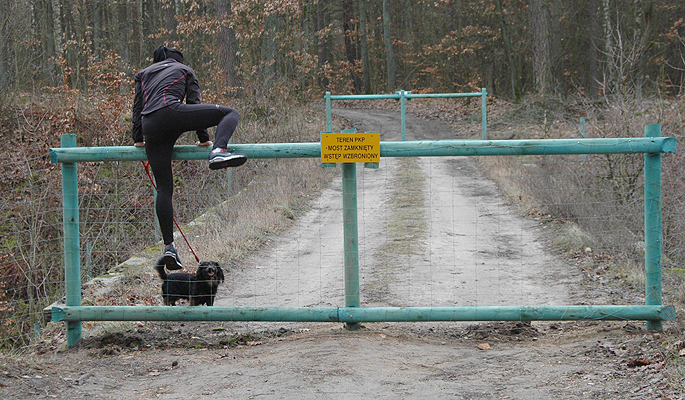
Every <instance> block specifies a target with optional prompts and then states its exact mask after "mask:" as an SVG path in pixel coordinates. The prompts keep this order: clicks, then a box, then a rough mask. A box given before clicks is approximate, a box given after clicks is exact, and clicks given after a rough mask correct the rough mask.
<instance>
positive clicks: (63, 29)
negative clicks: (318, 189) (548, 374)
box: [0, 0, 685, 348]
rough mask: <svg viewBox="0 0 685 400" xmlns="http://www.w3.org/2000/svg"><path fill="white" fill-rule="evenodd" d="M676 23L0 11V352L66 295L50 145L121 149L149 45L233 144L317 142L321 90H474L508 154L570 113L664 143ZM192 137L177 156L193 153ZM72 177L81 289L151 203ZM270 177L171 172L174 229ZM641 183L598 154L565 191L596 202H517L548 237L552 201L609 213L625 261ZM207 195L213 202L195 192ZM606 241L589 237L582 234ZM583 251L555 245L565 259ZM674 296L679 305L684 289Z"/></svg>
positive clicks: (682, 251)
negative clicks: (79, 216) (177, 71)
mask: <svg viewBox="0 0 685 400" xmlns="http://www.w3.org/2000/svg"><path fill="white" fill-rule="evenodd" d="M684 19H685V3H683V2H682V1H674V0H668V1H659V2H657V1H647V0H630V1H618V0H579V1H568V2H565V1H561V0H512V1H507V0H484V1H470V0H465V1H448V0H441V1H440V0H438V1H422V0H414V1H409V0H397V1H389V0H368V1H364V0H340V1H314V0H309V1H294V0H291V1H267V0H244V1H236V0H234V1H230V0H156V1H151V0H119V1H105V0H43V1H36V0H0V36H1V37H2V40H0V138H2V139H3V143H4V144H5V145H4V146H3V147H2V148H0V160H2V162H0V199H2V201H0V278H1V279H0V348H14V347H17V346H22V345H25V344H27V343H30V342H31V340H32V338H34V335H33V333H34V332H35V331H36V326H37V325H36V324H38V326H40V321H41V311H42V308H43V307H45V306H46V305H49V304H51V303H52V302H54V301H58V300H59V299H60V298H61V296H62V293H63V288H62V285H63V283H62V282H63V261H62V258H63V255H62V249H61V198H60V193H61V182H60V168H59V166H56V165H54V164H51V163H50V160H49V158H48V155H47V154H48V148H49V147H58V146H59V137H60V135H62V134H65V133H76V134H77V138H78V145H79V146H91V145H92V146H111V145H130V144H131V139H130V134H129V132H130V128H131V122H130V113H131V105H132V99H133V75H134V74H135V73H136V71H138V70H139V69H141V68H144V67H145V66H147V65H149V63H150V62H151V61H152V51H153V50H154V48H155V47H157V46H158V45H160V44H165V45H167V46H170V47H176V48H178V49H180V50H181V51H183V53H184V55H185V57H186V60H187V63H188V64H189V65H190V66H191V67H192V68H193V69H194V70H195V71H196V72H197V74H198V77H199V79H200V84H201V86H202V89H203V92H202V99H203V101H204V102H207V103H219V104H229V105H231V106H234V107H236V108H237V109H239V110H240V113H241V118H242V119H241V125H240V128H239V129H240V130H239V132H238V134H237V135H236V138H235V139H236V141H237V142H246V143H258V142H288V141H298V140H304V141H309V140H316V139H317V134H318V132H317V129H323V127H324V125H323V124H318V125H317V124H316V123H315V122H316V119H317V118H320V117H321V116H320V115H316V111H313V109H312V108H310V107H309V105H311V104H312V102H314V103H316V102H321V101H322V100H323V95H324V92H325V91H331V92H332V93H334V94H347V93H387V92H393V91H395V90H399V89H403V90H412V91H414V92H442V93H444V92H473V91H478V92H479V91H480V89H481V88H483V87H484V88H486V89H487V91H488V94H489V96H490V102H489V104H488V107H489V110H488V114H489V117H490V115H491V114H490V113H491V112H492V115H493V116H494V118H492V119H491V120H490V121H491V122H490V121H489V126H488V129H489V131H488V132H489V134H492V138H494V139H506V138H510V137H514V136H511V135H512V133H511V132H512V130H510V129H512V128H513V131H514V132H515V135H518V136H516V137H517V138H524V137H536V138H554V137H558V136H559V135H562V134H568V132H574V134H575V132H576V131H575V130H574V129H570V128H569V126H571V125H572V124H574V123H576V122H577V121H578V118H579V117H581V116H583V117H586V118H587V121H588V135H589V137H630V136H640V135H641V133H642V131H643V129H644V126H645V125H646V124H649V123H655V122H659V123H662V124H663V125H664V134H665V135H668V136H676V137H678V139H680V138H682V136H683V131H684V130H685V113H684V112H683V110H684V109H685V108H684V107H683V103H684V102H685V97H684V96H683V87H684V85H685V20H684ZM412 103H413V104H412V105H410V107H411V108H412V110H411V111H412V112H415V113H417V114H422V113H423V114H424V115H429V116H431V117H436V116H437V117H440V118H444V119H447V120H449V121H452V122H453V121H455V120H458V119H460V118H461V119H462V121H461V122H463V120H466V121H467V122H469V121H470V119H469V118H470V117H469V116H468V113H469V112H470V111H472V110H470V109H469V107H471V106H473V104H471V105H468V104H467V105H463V104H461V103H459V104H458V105H456V106H455V105H454V102H451V103H431V104H437V106H435V108H431V107H433V105H426V104H427V103H419V102H412ZM420 104H421V105H420ZM446 104H447V105H446ZM293 105H298V106H297V107H293ZM300 105H301V106H302V107H300ZM421 107H423V109H420V108H421ZM471 108H472V107H471ZM478 112H479V110H477V111H476V113H478ZM464 115H466V117H464ZM477 115H478V118H477V119H478V120H479V116H480V114H477ZM318 122H320V121H318ZM471 122H473V121H471ZM303 124H305V125H308V126H307V127H304V125H303ZM498 124H499V125H498ZM314 125H317V126H320V127H321V128H314V129H313V130H312V126H314ZM531 127H532V128H533V129H529V130H527V129H528V128H531ZM491 128H492V129H491ZM479 129H480V127H477V129H476V130H479ZM498 130H499V131H498ZM526 130H527V131H526ZM312 134H313V135H314V136H311V135H312ZM191 136H192V135H185V136H184V138H182V142H183V144H188V143H192V142H194V140H195V138H193V137H191ZM683 160H684V157H683V152H682V151H679V152H678V153H676V154H675V155H673V156H669V157H667V158H666V161H665V167H664V168H665V170H668V171H670V172H672V173H673V174H672V175H668V176H665V177H664V197H665V199H664V204H665V205H666V207H665V210H664V224H665V227H664V234H665V237H664V251H665V256H666V257H665V260H664V262H665V266H666V267H667V268H670V270H671V271H676V272H678V273H679V274H681V276H685V273H684V272H683V269H682V268H680V265H682V260H685V246H684V245H683V244H684V243H685V223H684V222H683V218H682V215H683V213H685V201H684V200H683V199H685V187H684V186H683V182H685V180H684V179H683V178H682V176H681V175H682V173H681V172H679V170H680V169H679V168H678V166H680V165H682V163H683V162H684V161H683ZM82 164H83V165H80V166H79V168H80V170H79V180H80V182H83V184H82V186H81V191H82V194H83V195H84V198H83V199H82V200H81V201H82V204H85V207H86V209H87V211H85V210H84V213H83V220H82V223H83V225H82V239H83V243H84V246H83V247H84V248H88V247H87V246H88V243H90V245H91V246H92V247H90V248H89V250H88V252H87V254H86V250H85V249H82V250H83V251H84V254H83V263H84V266H85V265H87V264H89V265H91V270H90V273H93V274H98V273H101V272H103V271H107V270H108V269H109V268H111V267H112V266H114V265H117V264H118V263H120V262H122V261H124V260H126V259H127V257H129V256H130V255H131V254H133V253H134V252H135V251H138V250H139V249H140V247H141V246H143V247H144V246H145V245H146V244H147V243H148V242H150V243H152V242H154V237H153V234H152V233H151V230H152V226H153V225H154V223H153V221H152V220H151V218H152V211H151V210H150V204H151V201H150V198H151V190H150V188H149V187H147V183H146V182H145V177H144V176H142V175H141V170H140V165H134V164H132V163H128V164H127V163H82ZM540 165H541V166H543V167H544V168H546V169H544V172H545V173H543V174H541V175H540V176H542V177H545V176H554V177H559V176H562V175H563V174H564V173H565V171H567V170H569V168H567V166H566V165H565V164H562V160H561V158H558V159H555V163H546V164H545V163H540ZM270 168H278V167H277V166H273V165H271V164H270V163H268V162H266V161H264V162H262V161H260V162H251V163H249V165H247V166H246V167H244V168H241V169H240V171H237V172H236V173H235V175H233V178H232V179H233V183H232V186H231V187H229V188H226V187H224V186H221V185H220V184H218V183H217V182H213V181H212V182H210V181H209V180H211V179H209V178H208V179H209V180H208V181H204V180H202V181H198V180H197V179H194V177H196V176H202V171H204V170H201V166H199V165H192V164H187V163H184V164H182V165H181V166H180V167H179V168H177V169H176V170H175V172H176V174H177V175H178V178H177V183H178V184H180V185H185V186H184V189H183V190H179V195H178V196H179V197H178V199H179V201H178V205H179V207H178V209H177V210H176V211H177V212H178V214H177V217H178V219H179V221H181V223H184V222H189V221H192V220H193V219H194V218H195V217H196V216H197V215H198V214H200V213H202V212H203V211H205V210H206V209H208V208H211V207H213V205H214V204H215V203H212V202H218V201H223V200H225V199H226V197H230V196H233V195H235V194H236V193H238V192H240V191H241V190H242V189H244V188H245V187H247V186H248V184H249V183H250V182H252V181H253V180H254V179H255V178H256V177H258V176H263V175H265V174H268V172H267V171H270V172H271V171H272V170H271V169H270ZM573 168H574V167H571V168H570V169H573ZM303 171H304V172H299V174H300V175H295V177H291V178H288V179H289V180H293V181H296V182H298V183H297V185H292V186H293V187H294V191H303V192H306V191H307V190H310V188H309V187H308V184H309V183H308V182H307V180H306V179H301V175H303V174H309V173H311V172H310V170H309V169H304V170H303ZM291 172H292V171H287V173H291ZM640 172H641V163H640V162H639V161H636V158H634V157H614V158H611V157H607V159H606V160H605V163H604V164H601V165H600V166H599V167H598V169H597V170H594V171H588V173H587V174H584V175H583V176H582V177H584V178H587V179H591V180H592V182H593V183H596V186H595V187H598V188H600V190H598V191H597V193H588V192H586V191H582V190H578V189H577V187H578V186H576V185H575V183H574V181H573V179H575V178H573V177H572V178H570V179H569V180H561V179H560V181H559V183H558V186H556V187H554V190H549V188H550V184H549V183H548V182H547V181H544V179H543V180H542V181H539V182H537V183H536V182H533V183H531V182H528V181H526V182H524V184H522V186H525V187H524V188H523V189H524V190H527V191H528V193H529V194H530V195H531V196H534V195H535V193H534V192H533V190H534V189H535V188H536V187H540V188H542V189H541V192H542V194H543V196H542V197H540V196H538V197H540V198H541V200H540V203H544V204H547V205H549V204H552V205H557V206H559V205H561V209H556V210H555V209H553V208H550V207H548V209H546V210H545V211H544V213H545V214H546V215H547V214H548V215H550V216H553V217H554V218H559V219H561V220H564V221H572V222H576V221H584V220H587V219H586V218H585V217H584V215H583V214H582V213H583V212H593V210H576V209H574V206H573V204H570V203H571V202H567V201H559V199H569V198H571V199H574V198H576V197H572V196H576V195H579V194H582V195H583V196H586V195H587V196H588V197H586V198H582V199H580V200H582V201H579V202H578V203H577V204H583V205H586V206H587V205H590V206H591V205H592V204H594V202H596V201H597V199H602V201H604V199H607V198H609V199H610V200H611V201H613V203H615V204H619V205H620V209H617V210H612V213H613V214H612V215H617V216H620V217H617V219H616V220H611V221H609V222H611V223H615V224H616V225H620V226H623V227H625V228H626V229H628V231H629V233H630V234H629V235H624V236H625V237H626V238H627V239H628V240H627V241H626V243H623V244H621V245H620V246H613V248H612V249H609V247H608V246H607V247H606V252H607V253H609V252H610V251H613V253H614V255H613V256H611V257H617V258H618V257H625V256H626V253H629V254H628V258H629V259H630V260H631V262H632V263H635V264H636V265H637V261H636V260H639V259H641V257H642V255H641V254H640V249H639V248H638V249H636V248H635V246H634V244H635V241H636V240H637V239H635V238H636V237H639V235H641V229H642V228H641V221H640V216H641V212H642V211H641V210H640V207H641V204H640V200H639V196H637V195H635V196H633V194H634V193H638V194H639V193H640V188H641V187H640V185H641V183H640V181H639V178H636V177H639V176H640ZM279 173H280V172H279ZM565 178H567V177H566V176H565ZM526 179H528V177H526ZM581 183H582V185H583V187H586V186H588V185H587V182H584V181H582V180H581ZM607 183H608V185H607ZM215 186H216V189H217V191H219V192H221V195H220V196H218V195H216V193H212V192H210V191H209V190H207V188H208V187H215ZM295 186H296V187H295ZM141 188H144V189H145V190H141ZM605 188H611V190H604V189H605ZM563 190H566V192H563ZM555 191H557V192H555ZM197 193H201V194H202V196H197V195H196V194H197ZM538 194H540V193H538ZM550 194H553V196H554V198H553V199H545V198H544V196H549V195H550ZM184 196H185V197H184ZM569 196H571V197H569ZM614 197H616V198H618V199H619V200H620V201H619V202H616V201H615V199H614ZM626 199H627V200H628V201H625V200H626ZM548 200H549V201H548ZM607 203H609V201H607ZM613 203H612V204H613ZM574 204H575V203H574ZM279 207H282V208H285V209H288V208H290V207H294V206H293V205H291V204H289V203H288V201H285V202H284V204H282V205H279ZM96 210H97V212H96ZM103 214H104V215H103ZM287 214H288V215H290V214H291V213H290V212H288V213H287ZM624 217H625V218H624ZM137 227H139V228H137ZM583 228H590V229H591V227H583ZM136 229H139V230H136ZM611 229H613V230H615V229H614V228H613V227H612V228H611ZM589 231H591V230H589ZM606 231H607V230H606V229H605V228H604V227H600V229H599V234H597V235H596V236H597V237H601V235H602V233H603V232H606ZM253 239H254V238H251V239H250V240H253ZM638 239H639V238H638ZM144 240H147V241H148V242H144ZM256 242H257V243H258V242H259V240H256ZM594 245H595V244H592V246H594ZM585 247H586V243H585V242H582V244H581V245H578V246H576V245H574V246H571V248H572V249H573V252H576V250H577V249H578V248H580V249H581V250H580V251H579V253H582V249H584V248H585ZM616 249H618V250H616ZM619 253H620V254H619ZM574 254H575V253H574ZM617 254H618V256H617ZM87 259H88V260H89V261H86V260H87ZM636 268H637V267H636ZM637 269H638V270H639V268H637ZM84 273H85V272H84ZM637 286H639V283H638V284H637ZM672 287H674V288H675V289H674V291H677V293H676V296H675V297H676V298H677V299H679V301H680V302H684V301H685V285H683V284H681V283H680V281H679V282H677V283H675V284H673V285H672ZM134 300H135V299H134ZM134 300H131V299H127V298H124V296H122V298H121V299H112V302H113V304H129V303H127V301H134ZM138 300H139V299H138ZM138 300H135V301H138Z"/></svg>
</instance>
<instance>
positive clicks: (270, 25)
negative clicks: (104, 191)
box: [0, 0, 685, 101]
mask: <svg viewBox="0 0 685 400" xmlns="http://www.w3.org/2000/svg"><path fill="white" fill-rule="evenodd" d="M0 16H1V19H2V20H1V21H0V36H1V37H2V38H3V40H2V41H1V42H0V90H2V91H3V92H4V93H6V92H7V91H10V92H11V91H15V90H19V91H27V90H28V91H36V90H41V89H43V88H56V87H60V86H62V87H65V88H69V89H78V90H81V91H82V92H83V93H89V92H91V91H99V90H111V89H112V88H113V87H114V88H116V89H117V90H120V91H127V90H129V87H130V78H131V77H132V74H133V73H135V71H137V70H138V69H141V68H143V67H145V66H147V65H148V64H149V63H150V62H151V55H152V50H153V49H154V48H155V47H156V46H158V45H160V44H166V45H168V46H173V47H176V48H178V49H180V50H181V51H183V52H184V54H185V56H186V60H187V62H188V64H189V65H190V66H191V67H193V68H194V69H195V70H196V72H197V73H198V75H199V78H200V82H201V83H203V88H204V89H207V90H210V91H221V92H223V93H226V94H233V95H236V94H238V95H239V94H241V93H242V92H241V90H243V89H245V88H256V87H260V88H261V87H263V86H264V85H266V86H273V85H284V86H286V87H288V88H290V89H291V90H293V91H295V92H296V93H297V94H298V95H300V96H301V97H302V98H317V97H319V96H320V95H321V93H322V92H323V91H325V90H330V91H331V92H333V93H337V94H343V93H383V92H393V91H395V90H398V89H404V90H415V91H436V92H467V91H474V90H480V88H482V87H485V88H486V89H487V90H488V93H489V94H491V95H494V96H499V97H504V98H507V99H513V100H520V99H521V97H522V96H524V95H526V94H537V95H544V96H549V95H560V96H565V95H567V94H570V93H572V94H577V93H582V94H584V95H587V96H589V97H591V98H596V97H599V96H606V95H612V94H616V93H621V94H626V93H628V92H630V91H634V90H649V91H650V92H654V91H659V92H660V93H663V94H665V95H677V94H679V93H681V92H682V90H683V84H684V81H683V76H684V75H683V74H684V72H685V71H684V70H685V50H684V48H685V45H684V43H685V22H684V20H683V18H684V17H685V4H684V3H683V2H682V1H679V0H667V1H654V0H630V1H617V0H574V1H561V0H478V1H475V0H462V1H457V0H433V1H428V0H397V1H390V0H338V1H319V0H303V1H297V0H240V1H237V0H232V1H231V0H117V1H109V0H107V1H105V0H41V1H37V0H3V1H2V2H0ZM3 97H4V98H7V96H6V95H5V96H3ZM5 101H6V100H5Z"/></svg>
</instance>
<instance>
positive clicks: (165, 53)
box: [152, 46, 183, 63]
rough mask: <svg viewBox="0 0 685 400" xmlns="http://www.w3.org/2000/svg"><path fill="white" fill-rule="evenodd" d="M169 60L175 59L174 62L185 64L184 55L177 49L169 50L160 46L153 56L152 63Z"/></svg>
mask: <svg viewBox="0 0 685 400" xmlns="http://www.w3.org/2000/svg"><path fill="white" fill-rule="evenodd" d="M167 58H173V59H174V60H176V61H178V62H180V63H183V53H181V52H180V51H178V50H176V49H169V48H167V47H166V46H159V47H157V48H156V49H155V52H154V53H153V56H152V62H156V63H157V62H160V61H164V60H166V59H167Z"/></svg>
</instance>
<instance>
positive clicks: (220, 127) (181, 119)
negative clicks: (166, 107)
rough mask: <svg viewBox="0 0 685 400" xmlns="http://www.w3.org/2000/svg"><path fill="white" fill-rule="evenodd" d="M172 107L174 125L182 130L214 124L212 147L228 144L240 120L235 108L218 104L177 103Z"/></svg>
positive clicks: (216, 147) (196, 128) (222, 147)
mask: <svg viewBox="0 0 685 400" xmlns="http://www.w3.org/2000/svg"><path fill="white" fill-rule="evenodd" d="M172 108H173V110H174V113H175V114H176V117H177V118H178V124H176V127H177V128H178V129H182V130H183V131H184V132H185V131H194V130H198V129H207V128H210V127H212V126H216V135H215V138H214V146H213V148H214V149H218V148H221V149H225V148H226V147H227V146H228V141H229V140H231V137H232V136H233V132H235V129H236V127H237V126H238V122H239V120H240V115H239V114H238V111H237V110H235V109H234V108H231V107H226V106H221V105H218V104H177V105H174V106H172Z"/></svg>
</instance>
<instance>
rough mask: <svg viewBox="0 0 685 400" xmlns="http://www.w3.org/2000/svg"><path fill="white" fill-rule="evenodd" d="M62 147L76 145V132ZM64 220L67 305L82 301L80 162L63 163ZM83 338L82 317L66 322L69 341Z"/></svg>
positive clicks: (64, 139) (62, 140) (75, 341)
mask: <svg viewBox="0 0 685 400" xmlns="http://www.w3.org/2000/svg"><path fill="white" fill-rule="evenodd" d="M60 140H61V146H62V147H76V135H74V134H66V135H62V136H61V139H60ZM62 213H63V220H62V224H63V227H64V289H65V294H66V305H67V306H80V305H81V255H80V247H81V246H80V241H79V212H78V164H77V163H75V162H74V163H62ZM80 340H81V321H68V322H67V345H68V346H70V347H72V346H76V345H77V344H78V342H79V341H80Z"/></svg>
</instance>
